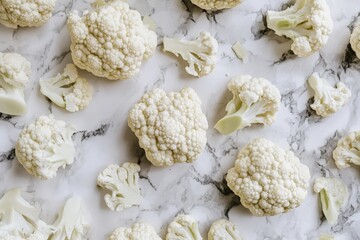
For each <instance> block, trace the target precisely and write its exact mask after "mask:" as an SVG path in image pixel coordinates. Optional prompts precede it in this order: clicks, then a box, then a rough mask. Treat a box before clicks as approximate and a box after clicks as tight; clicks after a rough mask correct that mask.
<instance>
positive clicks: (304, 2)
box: [266, 0, 333, 57]
mask: <svg viewBox="0 0 360 240" xmlns="http://www.w3.org/2000/svg"><path fill="white" fill-rule="evenodd" d="M266 19H267V26H268V27H269V28H270V29H272V30H274V31H275V33H276V34H277V35H279V36H286V37H288V38H290V39H292V40H293V41H294V42H293V44H292V45H291V50H292V51H293V52H294V53H295V54H296V55H298V56H299V57H306V56H309V55H311V54H313V53H314V52H317V51H318V50H320V49H321V48H322V47H323V46H324V45H325V44H326V43H327V41H328V38H329V35H330V33H331V32H332V29H333V21H332V19H331V15H330V9H329V6H328V5H327V3H326V0H296V3H295V5H293V6H291V7H289V8H288V9H286V10H284V11H280V12H274V11H268V12H267V16H266Z"/></svg>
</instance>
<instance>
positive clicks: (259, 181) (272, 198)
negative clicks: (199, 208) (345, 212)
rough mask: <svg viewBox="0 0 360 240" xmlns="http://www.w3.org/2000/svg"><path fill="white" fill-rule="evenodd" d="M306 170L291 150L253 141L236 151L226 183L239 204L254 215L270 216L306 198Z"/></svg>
mask: <svg viewBox="0 0 360 240" xmlns="http://www.w3.org/2000/svg"><path fill="white" fill-rule="evenodd" d="M309 179H310V173H309V168H308V167H307V166H305V165H304V164H302V163H300V161H299V159H298V158H297V157H296V156H295V155H294V153H293V152H291V151H285V150H283V149H281V148H280V147H278V146H277V145H275V144H274V143H272V142H271V141H269V140H266V139H264V138H257V139H255V140H253V141H252V142H250V143H249V144H248V145H246V146H245V147H244V148H243V149H241V150H240V151H239V154H238V157H237V160H236V162H235V167H233V168H231V169H230V170H229V171H228V174H227V176H226V181H227V183H228V186H229V187H230V189H231V190H233V191H234V193H235V194H236V195H238V196H239V197H240V201H241V204H242V205H243V206H244V207H246V208H248V209H249V210H250V211H251V213H252V214H254V215H256V216H273V215H277V214H280V213H284V212H287V211H289V210H291V209H293V208H296V207H298V206H299V205H300V204H301V202H302V201H304V199H305V198H306V195H307V188H308V186H309Z"/></svg>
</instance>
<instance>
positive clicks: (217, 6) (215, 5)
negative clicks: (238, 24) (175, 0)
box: [191, 0, 242, 11]
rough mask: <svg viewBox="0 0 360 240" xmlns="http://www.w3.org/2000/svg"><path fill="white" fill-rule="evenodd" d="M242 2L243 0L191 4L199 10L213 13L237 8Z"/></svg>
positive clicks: (195, 1) (221, 0)
mask: <svg viewBox="0 0 360 240" xmlns="http://www.w3.org/2000/svg"><path fill="white" fill-rule="evenodd" d="M241 1H242V0H191V2H192V3H193V4H194V5H196V6H198V7H199V8H202V9H205V10H212V11H216V10H221V9H224V8H232V7H235V6H236V5H238V4H239V3H240V2H241Z"/></svg>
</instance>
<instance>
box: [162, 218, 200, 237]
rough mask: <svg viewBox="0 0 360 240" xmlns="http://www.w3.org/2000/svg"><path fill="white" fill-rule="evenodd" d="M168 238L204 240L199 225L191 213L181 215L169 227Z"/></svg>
mask: <svg viewBox="0 0 360 240" xmlns="http://www.w3.org/2000/svg"><path fill="white" fill-rule="evenodd" d="M165 239H166V240H202V237H201V235H200V231H199V226H198V223H197V222H196V220H195V219H193V218H192V217H190V216H189V215H179V216H177V217H176V218H175V219H174V221H172V222H171V223H170V225H169V227H168V230H167V234H166V238H165Z"/></svg>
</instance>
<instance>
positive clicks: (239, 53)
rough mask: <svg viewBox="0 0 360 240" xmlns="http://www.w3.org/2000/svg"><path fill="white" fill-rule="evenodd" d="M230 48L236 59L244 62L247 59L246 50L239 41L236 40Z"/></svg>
mask: <svg viewBox="0 0 360 240" xmlns="http://www.w3.org/2000/svg"><path fill="white" fill-rule="evenodd" d="M231 49H232V50H233V51H234V53H235V55H236V57H237V58H238V59H240V60H242V61H244V62H245V61H246V60H247V51H246V49H245V48H244V47H243V46H242V44H241V43H240V42H239V41H236V42H235V43H234V45H233V46H232V47H231Z"/></svg>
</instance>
